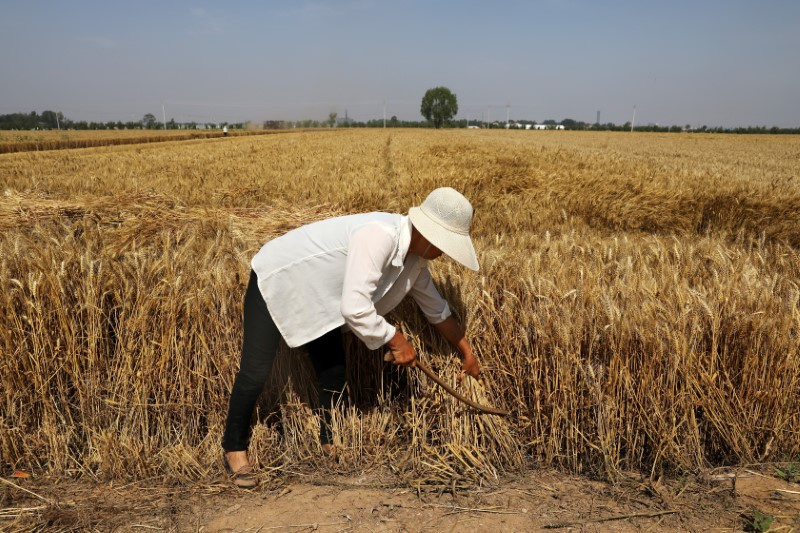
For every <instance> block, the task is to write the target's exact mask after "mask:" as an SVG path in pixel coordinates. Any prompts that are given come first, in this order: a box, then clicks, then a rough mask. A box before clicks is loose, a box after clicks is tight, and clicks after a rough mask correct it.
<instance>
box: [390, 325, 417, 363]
mask: <svg viewBox="0 0 800 533" xmlns="http://www.w3.org/2000/svg"><path fill="white" fill-rule="evenodd" d="M386 346H388V347H389V353H391V354H392V357H393V358H394V363H395V364H396V365H401V366H414V364H415V362H416V360H417V352H416V350H414V347H413V346H411V343H410V342H408V340H407V339H406V338H405V337H404V336H403V334H402V333H400V330H398V331H397V332H395V334H394V337H392V339H391V340H390V341H389V342H387V343H386Z"/></svg>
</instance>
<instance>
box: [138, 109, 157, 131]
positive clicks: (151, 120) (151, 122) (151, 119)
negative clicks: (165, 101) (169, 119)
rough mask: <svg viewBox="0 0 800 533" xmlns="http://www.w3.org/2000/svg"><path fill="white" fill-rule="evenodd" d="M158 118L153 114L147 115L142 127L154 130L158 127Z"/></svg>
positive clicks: (144, 117)
mask: <svg viewBox="0 0 800 533" xmlns="http://www.w3.org/2000/svg"><path fill="white" fill-rule="evenodd" d="M156 124H157V123H156V116H155V115H154V114H152V113H147V114H146V115H145V116H143V117H142V126H144V127H145V128H147V129H153V128H155V127H156Z"/></svg>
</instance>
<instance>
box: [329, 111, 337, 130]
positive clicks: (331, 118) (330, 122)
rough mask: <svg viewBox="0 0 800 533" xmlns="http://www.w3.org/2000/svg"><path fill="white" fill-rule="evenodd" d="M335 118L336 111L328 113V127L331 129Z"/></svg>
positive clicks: (334, 123)
mask: <svg viewBox="0 0 800 533" xmlns="http://www.w3.org/2000/svg"><path fill="white" fill-rule="evenodd" d="M337 116H338V113H337V112H336V111H331V112H330V113H328V126H329V127H331V128H332V127H334V126H335V125H336V117H337Z"/></svg>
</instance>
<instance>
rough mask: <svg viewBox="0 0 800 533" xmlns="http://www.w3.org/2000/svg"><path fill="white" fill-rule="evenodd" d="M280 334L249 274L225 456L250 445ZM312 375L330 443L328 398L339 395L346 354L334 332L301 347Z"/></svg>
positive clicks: (324, 437) (323, 438)
mask: <svg viewBox="0 0 800 533" xmlns="http://www.w3.org/2000/svg"><path fill="white" fill-rule="evenodd" d="M280 338H281V334H280V332H279V331H278V328H277V326H275V322H273V321H272V317H271V316H270V314H269V310H268V309H267V304H266V303H265V302H264V298H263V297H262V296H261V292H260V291H259V290H258V278H257V277H256V273H255V272H252V271H251V272H250V282H249V283H248V285H247V292H246V293H245V297H244V340H243V342H242V361H241V364H240V365H239V372H237V373H236V380H235V381H234V383H233V391H231V399H230V404H229V406H228V420H227V422H226V424H225V435H224V436H223V438H222V447H223V448H224V449H225V450H226V451H229V452H233V451H241V450H246V449H247V445H248V443H249V442H250V434H251V428H250V419H251V418H252V415H253V409H254V408H255V405H256V401H257V400H258V397H259V396H260V394H261V391H262V390H263V388H264V383H265V382H266V381H267V377H269V373H270V371H271V370H272V363H273V362H274V361H275V354H276V353H277V351H278V342H279V341H280ZM306 348H307V349H308V355H309V357H310V358H311V362H312V363H313V364H314V370H315V371H316V373H317V390H318V391H319V405H318V406H317V407H319V408H323V409H325V410H324V413H325V415H326V416H325V417H324V420H323V421H322V428H321V431H320V440H321V441H322V442H323V444H324V443H327V442H330V432H329V428H328V421H329V420H330V418H329V412H328V410H327V409H326V408H329V407H330V406H331V401H332V400H333V395H334V394H337V393H339V392H341V391H342V389H343V387H344V383H345V354H344V347H343V345H342V333H341V330H340V329H339V328H336V329H334V330H332V331H329V332H328V333H326V334H325V335H323V336H321V337H319V338H317V339H314V340H313V341H311V342H310V343H308V344H307V345H306Z"/></svg>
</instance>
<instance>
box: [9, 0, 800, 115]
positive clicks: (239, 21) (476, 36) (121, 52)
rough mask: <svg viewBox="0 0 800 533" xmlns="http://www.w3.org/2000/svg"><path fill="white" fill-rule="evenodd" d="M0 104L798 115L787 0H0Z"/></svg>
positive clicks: (139, 111)
mask: <svg viewBox="0 0 800 533" xmlns="http://www.w3.org/2000/svg"><path fill="white" fill-rule="evenodd" d="M0 50H2V53H0V114H4V113H12V112H18V111H23V112H27V111H34V110H35V111H39V112H41V111H43V110H45V109H52V110H61V111H63V112H64V114H65V115H66V116H67V117H68V118H72V119H75V120H80V119H87V120H103V121H107V120H123V121H127V120H131V119H134V120H138V119H139V118H141V116H142V115H143V114H145V113H153V114H154V115H156V116H157V117H158V118H159V119H160V118H161V108H162V103H163V104H164V106H165V108H166V115H167V119H169V118H175V119H176V120H178V121H189V120H195V121H199V122H201V121H222V120H227V121H240V120H248V119H252V120H256V121H262V120H266V119H303V118H313V119H324V118H326V117H327V115H328V113H329V112H331V111H336V112H338V113H339V114H340V115H341V116H343V115H344V113H345V110H347V112H348V114H349V115H350V116H351V117H353V118H355V119H357V120H367V119H370V118H380V117H381V116H382V114H383V102H384V101H385V102H386V109H387V116H391V115H397V116H398V118H400V119H406V120H418V119H420V118H421V117H420V115H419V103H420V100H421V98H422V95H423V94H424V92H425V90H426V89H428V88H430V87H434V86H438V85H445V86H448V87H449V88H450V89H451V90H452V91H453V92H454V93H456V94H457V96H458V100H459V108H460V109H459V114H458V116H459V117H460V118H464V117H468V118H470V119H486V118H487V115H489V116H490V117H491V119H493V120H494V119H503V120H505V117H506V104H507V103H510V116H511V118H512V119H528V120H537V121H540V122H541V121H543V120H546V119H555V120H561V119H564V118H572V119H575V120H583V121H586V122H594V121H595V118H596V112H597V111H598V110H600V111H601V121H602V122H615V123H617V124H622V123H624V122H626V121H629V120H630V119H631V117H632V113H633V106H634V105H636V106H637V110H636V123H637V124H646V123H659V124H664V125H671V124H679V125H684V124H691V125H693V126H700V125H704V124H705V125H708V126H723V127H731V126H747V125H766V126H773V125H776V126H783V127H797V126H800V101H798V100H800V97H798V95H800V1H798V0H752V1H745V0H694V1H685V0H672V1H667V0H660V1H647V0H641V1H610V0H609V1H600V0H597V1H590V0H531V1H522V0H506V1H503V0H500V1H495V2H489V1H463V2H445V1H436V0H427V1H424V0H408V1H402V0H396V1H389V0H340V1H330V2H326V1H321V0H319V1H305V0H296V1H262V2H259V1H255V0H252V1H238V2H237V1H230V2H208V1H195V0H192V1H189V0H178V1H158V2H156V1H150V0H138V1H135V2H134V1H126V2H123V1H115V0H102V1H81V0H73V1H68V2H67V1H45V0H18V1H11V0H0Z"/></svg>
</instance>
